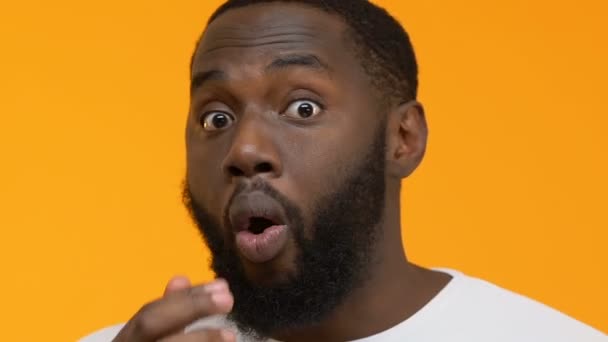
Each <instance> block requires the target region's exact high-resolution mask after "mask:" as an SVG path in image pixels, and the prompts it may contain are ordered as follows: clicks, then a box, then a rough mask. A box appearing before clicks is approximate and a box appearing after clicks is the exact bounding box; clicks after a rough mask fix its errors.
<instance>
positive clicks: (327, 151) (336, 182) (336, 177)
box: [283, 127, 362, 223]
mask: <svg viewBox="0 0 608 342" xmlns="http://www.w3.org/2000/svg"><path fill="white" fill-rule="evenodd" d="M348 128H350V129H341V130H339V131H338V130H337V129H327V130H319V131H316V132H310V133H308V132H307V134H302V135H301V136H298V139H297V140H298V141H297V142H296V143H293V144H284V145H283V146H284V163H285V166H286V168H285V171H286V174H285V175H284V178H286V181H285V182H286V183H287V184H286V186H287V188H286V189H287V190H289V192H288V193H286V195H287V196H288V197H289V198H292V199H294V200H296V201H297V202H296V203H298V206H300V208H301V209H302V210H303V211H304V214H305V217H307V218H309V219H312V217H313V216H314V214H315V213H313V212H312V210H316V209H317V208H316V205H317V203H318V202H319V200H320V199H321V198H323V197H326V196H328V195H330V194H332V193H333V192H334V191H336V190H337V188H338V187H339V186H340V185H341V184H342V182H343V181H344V177H345V176H346V175H348V174H349V172H352V170H350V169H351V168H352V166H353V165H355V164H356V163H357V161H358V158H359V157H360V155H361V153H362V151H361V148H362V147H360V146H357V145H355V144H353V143H349V140H352V137H353V136H357V135H356V134H359V135H358V136H359V137H361V132H354V131H353V129H352V127H348ZM308 223H310V222H308Z"/></svg>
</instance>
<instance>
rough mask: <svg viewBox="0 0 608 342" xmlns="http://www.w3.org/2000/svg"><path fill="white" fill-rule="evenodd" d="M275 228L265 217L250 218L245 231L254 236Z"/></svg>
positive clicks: (274, 224)
mask: <svg viewBox="0 0 608 342" xmlns="http://www.w3.org/2000/svg"><path fill="white" fill-rule="evenodd" d="M272 226H276V223H274V222H273V221H272V220H270V219H267V218H265V217H250V218H249V225H248V227H247V230H249V231H250V232H251V233H253V234H255V235H259V234H262V233H263V232H264V230H266V228H269V227H272Z"/></svg>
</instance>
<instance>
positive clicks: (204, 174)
mask: <svg viewBox="0 0 608 342" xmlns="http://www.w3.org/2000/svg"><path fill="white" fill-rule="evenodd" d="M222 160H223V158H222V156H221V154H220V153H217V151H216V152H215V153H213V149H210V148H209V146H206V145H203V144H202V143H201V142H197V141H192V140H190V141H188V143H187V158H186V168H187V182H188V186H189V187H190V191H191V192H192V196H193V197H194V199H195V200H196V201H198V202H199V203H201V204H202V205H203V206H205V208H206V209H207V210H208V211H209V212H210V213H212V214H214V215H215V214H216V213H218V214H217V215H216V218H220V216H219V215H221V213H220V212H221V205H220V203H224V200H227V199H224V198H223V197H222V195H223V192H222V189H224V188H225V185H224V184H223V180H222V172H221V162H222Z"/></svg>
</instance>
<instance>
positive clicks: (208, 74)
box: [190, 54, 331, 93]
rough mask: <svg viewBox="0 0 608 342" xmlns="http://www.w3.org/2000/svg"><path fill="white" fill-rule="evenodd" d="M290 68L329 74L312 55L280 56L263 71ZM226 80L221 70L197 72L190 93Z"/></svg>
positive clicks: (317, 58)
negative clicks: (210, 83) (206, 85)
mask: <svg viewBox="0 0 608 342" xmlns="http://www.w3.org/2000/svg"><path fill="white" fill-rule="evenodd" d="M291 67H305V68H309V69H311V70H314V71H318V72H321V73H326V74H329V73H330V71H331V69H330V68H329V67H328V66H327V64H325V63H323V61H322V60H321V59H320V58H319V57H317V56H315V55H313V54H291V55H285V56H280V57H277V58H276V59H274V60H273V61H272V62H271V63H270V64H268V66H266V68H265V69H264V70H265V71H266V73H269V72H274V71H279V70H284V69H287V68H291ZM226 79H228V75H227V74H226V72H224V71H222V70H217V69H213V70H208V71H202V72H197V73H195V74H194V75H193V76H192V80H191V81H190V93H192V92H194V91H195V90H196V89H198V88H200V87H202V86H203V84H204V83H207V82H210V81H224V80H226Z"/></svg>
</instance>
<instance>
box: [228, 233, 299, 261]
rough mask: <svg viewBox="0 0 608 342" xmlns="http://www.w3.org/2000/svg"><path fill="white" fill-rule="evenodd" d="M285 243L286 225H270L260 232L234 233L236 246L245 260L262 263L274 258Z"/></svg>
mask: <svg viewBox="0 0 608 342" xmlns="http://www.w3.org/2000/svg"><path fill="white" fill-rule="evenodd" d="M286 243H287V226H285V225H283V226H271V227H268V228H266V229H264V231H263V232H262V233H261V234H253V233H252V232H250V231H248V230H244V231H240V232H238V233H237V234H236V246H237V248H238V249H239V251H240V252H241V254H242V255H243V256H244V257H245V258H247V260H249V261H251V262H254V263H263V262H267V261H270V260H272V259H273V258H275V257H276V256H277V255H279V253H280V252H281V250H282V249H283V247H284V246H285V244H286Z"/></svg>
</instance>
